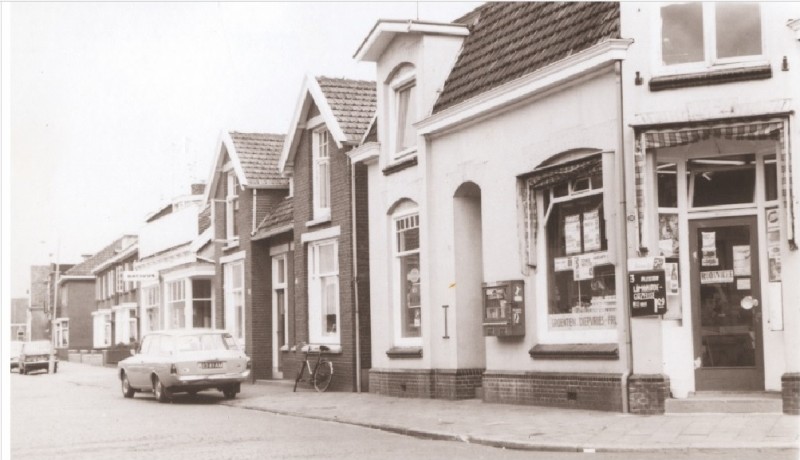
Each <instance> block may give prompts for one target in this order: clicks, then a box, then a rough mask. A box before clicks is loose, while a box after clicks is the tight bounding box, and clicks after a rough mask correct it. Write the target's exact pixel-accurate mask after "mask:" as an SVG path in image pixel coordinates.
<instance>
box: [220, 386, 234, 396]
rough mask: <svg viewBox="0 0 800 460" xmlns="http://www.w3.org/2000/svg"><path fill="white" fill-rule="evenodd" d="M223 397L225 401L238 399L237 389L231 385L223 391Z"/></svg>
mask: <svg viewBox="0 0 800 460" xmlns="http://www.w3.org/2000/svg"><path fill="white" fill-rule="evenodd" d="M222 395H223V396H225V399H233V398H235V397H236V387H235V386H233V385H231V386H229V387H225V388H223V389H222Z"/></svg>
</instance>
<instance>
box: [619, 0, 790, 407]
mask: <svg viewBox="0 0 800 460" xmlns="http://www.w3.org/2000/svg"><path fill="white" fill-rule="evenodd" d="M760 5H761V14H762V33H763V38H764V40H763V50H764V54H765V56H766V57H765V62H768V63H769V64H770V66H771V68H772V77H771V78H769V79H766V80H755V81H748V82H738V83H728V84H720V85H710V86H700V87H694V88H681V89H677V90H665V91H658V92H651V91H650V90H649V89H648V86H647V82H648V81H649V79H650V78H651V77H653V76H657V75H659V74H660V73H663V70H662V69H659V66H658V63H657V62H656V56H657V53H655V51H654V50H657V46H659V40H660V38H659V37H658V17H659V10H658V9H659V5H658V4H657V3H625V2H623V3H621V4H620V8H621V17H622V24H621V31H622V37H623V38H634V39H635V42H634V44H633V45H631V47H630V48H629V50H628V58H627V59H626V61H625V62H624V64H623V82H624V94H625V99H624V123H623V124H624V126H626V127H628V126H629V124H630V123H632V122H634V120H635V119H637V118H639V119H650V120H658V119H662V118H672V119H682V120H685V121H687V122H688V121H690V120H694V119H702V118H717V117H719V118H721V117H725V116H728V117H730V116H737V115H742V114H757V113H758V110H759V109H758V107H759V106H764V105H765V103H767V102H772V103H773V105H775V106H777V105H779V102H780V101H783V102H785V104H786V107H787V108H790V107H794V108H795V109H796V107H795V106H796V105H797V101H798V100H800V85H798V84H797V82H798V81H800V41H798V40H797V38H796V37H795V35H794V32H793V31H792V30H790V29H789V28H788V27H787V26H786V23H787V21H788V20H789V19H797V18H800V4H798V3H796V2H792V3H784V2H761V3H760ZM784 56H786V58H787V61H788V64H789V70H788V71H783V70H782V69H781V66H782V61H783V58H784ZM636 72H639V74H640V76H641V77H642V78H643V79H644V84H642V85H641V86H637V85H635V84H634V79H635V77H636ZM790 130H791V131H790V134H789V135H790V139H791V145H792V152H791V155H792V158H793V161H794V170H793V178H792V179H793V183H794V184H796V185H795V204H794V207H795V210H796V211H795V213H796V214H798V211H800V209H799V208H800V206H798V199H797V198H798V195H800V190H798V185H800V146H799V145H800V142H798V141H797V140H798V139H800V137H798V136H800V128H799V127H798V123H797V122H796V119H795V117H794V115H793V116H792V120H791V123H790ZM624 136H625V139H624V143H625V148H626V150H627V151H629V152H632V151H633V148H634V132H633V129H630V128H628V129H626V130H625V132H624ZM626 180H627V186H628V187H632V186H633V180H634V178H633V177H632V176H631V177H627V178H626ZM795 228H796V230H800V226H798V225H797V224H796V225H795ZM682 246H683V243H682ZM760 247H761V248H762V251H761V252H762V253H763V252H764V251H763V248H765V247H766V246H765V243H764V241H763V240H762V241H760ZM781 256H782V265H783V280H784V281H783V283H782V288H781V292H780V296H777V295H776V296H775V297H782V299H783V321H784V329H783V331H772V330H771V328H770V326H769V324H770V318H769V316H768V315H769V308H768V306H767V305H766V304H764V303H763V302H762V305H764V308H763V312H764V320H763V321H762V324H763V326H764V329H763V333H764V350H765V352H764V362H765V369H764V370H765V378H766V382H765V383H766V388H767V389H768V390H779V389H780V377H781V375H782V374H783V373H784V372H798V371H800V336H799V335H798V334H797V333H796V332H797V330H798V328H799V327H800V307H798V303H797V302H795V301H792V300H791V299H797V298H798V296H800V283H796V282H793V281H794V280H797V279H800V251H791V250H790V249H789V245H788V243H787V241H786V239H785V238H784V239H783V242H782V247H781ZM761 268H762V270H761V272H762V276H761V280H762V289H761V291H762V293H766V292H767V286H766V284H768V283H766V281H765V280H767V279H768V278H767V277H766V273H767V272H766V262H765V261H762V265H761ZM684 272H688V270H684ZM688 282H689V279H688V273H686V274H685V276H684V275H683V274H682V279H681V286H688ZM682 290H683V291H688V289H682ZM687 295H688V293H687ZM762 297H763V295H762ZM764 301H774V300H769V299H767V298H766V297H765V299H764ZM687 302H688V297H686V296H685V297H684V305H688V303H687ZM661 328H662V330H661V337H662V347H663V353H662V356H663V363H662V364H663V369H664V371H663V372H665V373H666V374H668V375H669V376H670V381H671V386H672V392H673V395H675V396H677V397H685V396H686V395H687V393H688V392H689V391H693V390H694V367H693V344H692V323H691V315H690V310H688V309H686V308H685V309H684V315H683V320H682V321H662V322H661ZM639 332H642V331H639ZM634 335H637V336H643V334H641V333H637V332H636V331H635V334H634ZM636 346H637V344H636V343H635V344H634V348H636ZM648 346H649V344H648Z"/></svg>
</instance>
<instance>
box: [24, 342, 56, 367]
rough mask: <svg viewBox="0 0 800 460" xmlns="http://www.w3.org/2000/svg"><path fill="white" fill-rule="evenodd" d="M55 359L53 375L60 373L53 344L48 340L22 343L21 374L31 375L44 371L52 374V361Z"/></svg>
mask: <svg viewBox="0 0 800 460" xmlns="http://www.w3.org/2000/svg"><path fill="white" fill-rule="evenodd" d="M51 358H52V359H53V361H54V363H53V373H56V372H58V359H56V356H55V353H54V352H53V344H51V343H50V341H48V340H34V341H32V342H22V348H21V349H20V351H19V364H18V366H19V373H20V374H22V375H26V374H29V373H30V372H32V371H36V370H44V371H46V372H47V373H50V359H51Z"/></svg>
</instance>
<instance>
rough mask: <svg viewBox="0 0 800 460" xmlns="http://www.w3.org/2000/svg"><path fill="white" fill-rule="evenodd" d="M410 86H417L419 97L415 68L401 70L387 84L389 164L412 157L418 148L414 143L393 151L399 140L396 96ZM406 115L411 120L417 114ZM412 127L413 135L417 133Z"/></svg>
mask: <svg viewBox="0 0 800 460" xmlns="http://www.w3.org/2000/svg"><path fill="white" fill-rule="evenodd" d="M410 86H416V87H417V91H415V95H416V96H417V99H418V98H419V97H418V95H419V87H418V86H417V74H416V69H408V70H405V71H403V72H401V73H400V74H399V75H396V76H395V77H394V78H393V79H392V81H391V83H390V84H389V163H390V164H392V163H398V162H400V161H402V160H405V159H407V158H409V157H412V156H413V155H414V154H416V153H417V148H418V146H417V145H414V146H413V147H409V148H406V149H403V150H401V151H399V152H396V151H395V149H396V148H397V144H398V142H399V140H398V138H397V137H398V135H397V133H398V131H399V126H398V124H397V123H398V119H397V110H398V104H397V99H398V98H397V96H398V93H399V92H400V91H401V90H403V89H405V88H407V87H410ZM415 102H416V101H415ZM414 107H417V104H414ZM406 116H407V117H411V118H412V120H416V117H417V114H414V113H407V114H406ZM412 123H413V121H412ZM412 129H414V130H415V135H416V134H418V133H417V132H416V128H413V126H412Z"/></svg>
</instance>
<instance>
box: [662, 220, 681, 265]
mask: <svg viewBox="0 0 800 460" xmlns="http://www.w3.org/2000/svg"><path fill="white" fill-rule="evenodd" d="M658 249H659V250H660V251H661V255H662V256H664V257H674V256H677V255H678V215H677V214H659V216H658Z"/></svg>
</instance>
